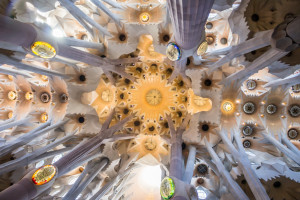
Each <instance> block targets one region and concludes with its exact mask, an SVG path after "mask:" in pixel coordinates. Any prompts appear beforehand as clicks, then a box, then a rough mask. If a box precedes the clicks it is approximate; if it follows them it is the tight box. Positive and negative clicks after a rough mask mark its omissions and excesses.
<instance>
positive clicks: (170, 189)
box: [160, 177, 175, 200]
mask: <svg viewBox="0 0 300 200" xmlns="http://www.w3.org/2000/svg"><path fill="white" fill-rule="evenodd" d="M174 193H175V184H174V181H173V180H172V179H171V178H170V177H165V178H164V179H163V180H162V182H161V184H160V195H161V197H162V198H163V199H165V200H167V199H171V198H172V197H173V195H174Z"/></svg>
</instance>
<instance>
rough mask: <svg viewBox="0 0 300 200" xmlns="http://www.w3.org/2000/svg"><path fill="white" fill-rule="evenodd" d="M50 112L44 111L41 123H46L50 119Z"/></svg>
mask: <svg viewBox="0 0 300 200" xmlns="http://www.w3.org/2000/svg"><path fill="white" fill-rule="evenodd" d="M48 118H49V116H48V114H47V113H42V114H41V116H40V122H41V123H46V122H47V121H48Z"/></svg>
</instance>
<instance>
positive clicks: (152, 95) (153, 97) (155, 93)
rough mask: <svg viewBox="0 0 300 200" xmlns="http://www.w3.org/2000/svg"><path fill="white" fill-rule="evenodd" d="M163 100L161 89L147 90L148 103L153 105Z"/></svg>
mask: <svg viewBox="0 0 300 200" xmlns="http://www.w3.org/2000/svg"><path fill="white" fill-rule="evenodd" d="M161 100H162V95H161V93H160V91H159V90H157V89H153V90H150V91H149V92H147V94H146V101H147V103H148V104H150V105H152V106H156V105H157V104H159V103H160V102H161Z"/></svg>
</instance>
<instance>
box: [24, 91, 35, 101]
mask: <svg viewBox="0 0 300 200" xmlns="http://www.w3.org/2000/svg"><path fill="white" fill-rule="evenodd" d="M25 99H26V100H28V101H30V100H32V99H33V93H32V92H26V93H25Z"/></svg>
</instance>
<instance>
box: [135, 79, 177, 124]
mask: <svg viewBox="0 0 300 200" xmlns="http://www.w3.org/2000/svg"><path fill="white" fill-rule="evenodd" d="M171 88H172V86H171V85H170V84H168V81H167V80H166V79H162V78H161V75H145V79H144V78H142V79H138V80H137V81H136V83H135V84H134V88H133V89H131V90H130V94H131V95H130V97H129V98H130V99H131V100H130V105H132V107H133V110H134V111H136V112H138V113H139V114H140V115H141V116H144V118H145V119H148V120H151V121H157V122H158V121H159V120H160V118H161V117H164V116H165V113H167V114H169V113H170V112H171V109H170V107H176V103H175V102H176V92H175V91H172V89H171Z"/></svg>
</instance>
